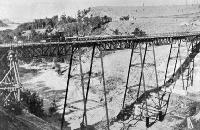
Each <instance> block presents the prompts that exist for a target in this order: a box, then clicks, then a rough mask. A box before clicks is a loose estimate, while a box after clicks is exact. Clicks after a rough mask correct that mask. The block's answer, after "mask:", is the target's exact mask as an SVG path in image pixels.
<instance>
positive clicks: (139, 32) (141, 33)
mask: <svg viewBox="0 0 200 130" xmlns="http://www.w3.org/2000/svg"><path fill="white" fill-rule="evenodd" d="M132 34H134V35H135V36H138V37H143V36H146V33H145V32H144V31H142V30H140V29H139V28H135V30H134V32H132Z"/></svg>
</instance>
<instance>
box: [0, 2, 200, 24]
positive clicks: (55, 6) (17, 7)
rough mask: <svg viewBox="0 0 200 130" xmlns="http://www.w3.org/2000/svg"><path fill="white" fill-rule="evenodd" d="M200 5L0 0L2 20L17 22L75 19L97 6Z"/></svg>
mask: <svg viewBox="0 0 200 130" xmlns="http://www.w3.org/2000/svg"><path fill="white" fill-rule="evenodd" d="M186 2H187V3H188V4H191V3H198V2H199V3H200V0H0V19H3V18H8V19H10V20H13V21H15V22H25V21H32V20H33V19H36V18H45V17H52V16H54V15H61V14H66V15H70V16H73V17H75V16H76V14H77V10H82V9H85V8H88V7H95V6H142V4H143V3H144V5H146V6H152V5H173V4H178V5H180V4H186Z"/></svg>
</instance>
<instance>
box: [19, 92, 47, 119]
mask: <svg viewBox="0 0 200 130" xmlns="http://www.w3.org/2000/svg"><path fill="white" fill-rule="evenodd" d="M21 102H22V104H23V105H24V106H25V107H26V108H28V110H29V112H30V113H32V114H34V115H36V116H38V117H43V116H44V115H45V114H44V109H43V100H42V99H40V98H39V96H38V95H37V94H36V93H35V92H34V93H31V92H30V91H24V92H22V93H21Z"/></svg>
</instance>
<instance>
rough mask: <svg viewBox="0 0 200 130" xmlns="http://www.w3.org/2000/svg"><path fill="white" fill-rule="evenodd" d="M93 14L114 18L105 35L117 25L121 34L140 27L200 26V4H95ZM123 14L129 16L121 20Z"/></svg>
mask: <svg viewBox="0 0 200 130" xmlns="http://www.w3.org/2000/svg"><path fill="white" fill-rule="evenodd" d="M89 15H92V16H104V15H107V16H109V17H111V18H112V19H113V21H112V22H110V23H108V25H107V26H106V29H105V30H104V31H103V32H102V34H101V35H113V34H114V33H113V31H114V30H116V29H117V30H119V32H120V33H121V34H130V33H131V32H133V31H134V29H135V28H136V27H137V28H140V29H142V30H143V31H145V32H146V33H147V34H155V33H169V32H185V31H199V30H200V27H199V25H200V24H199V23H200V22H199V16H200V8H199V6H198V5H193V6H192V5H188V6H185V5H176V6H144V7H112V6H108V7H106V6H104V7H93V8H91V11H90V12H89V13H88V16H89ZM123 16H129V20H120V18H121V17H123Z"/></svg>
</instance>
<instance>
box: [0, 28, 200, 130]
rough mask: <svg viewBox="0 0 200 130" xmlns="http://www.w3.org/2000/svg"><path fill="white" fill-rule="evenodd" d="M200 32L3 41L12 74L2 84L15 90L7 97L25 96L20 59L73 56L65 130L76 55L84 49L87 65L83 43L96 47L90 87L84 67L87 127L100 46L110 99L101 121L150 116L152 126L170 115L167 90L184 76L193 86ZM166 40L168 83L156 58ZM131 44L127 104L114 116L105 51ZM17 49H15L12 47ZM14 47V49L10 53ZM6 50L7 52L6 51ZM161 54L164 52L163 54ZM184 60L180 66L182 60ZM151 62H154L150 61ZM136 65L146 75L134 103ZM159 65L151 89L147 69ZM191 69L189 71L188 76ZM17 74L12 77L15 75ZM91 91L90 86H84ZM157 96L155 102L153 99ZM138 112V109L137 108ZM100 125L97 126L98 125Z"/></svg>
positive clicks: (185, 84)
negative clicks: (161, 76)
mask: <svg viewBox="0 0 200 130" xmlns="http://www.w3.org/2000/svg"><path fill="white" fill-rule="evenodd" d="M199 42H200V32H180V33H167V34H156V35H151V36H146V37H134V36H107V37H104V36H102V37H87V38H81V40H78V39H76V40H73V41H66V42H48V43H22V44H17V43H9V44H1V45H0V55H1V57H2V58H1V60H3V59H5V57H7V55H8V57H9V58H8V60H7V62H8V63H4V62H5V61H4V62H2V63H1V64H2V66H3V64H9V67H10V68H9V69H8V70H6V72H7V73H5V74H4V77H2V81H1V82H0V89H1V90H7V91H9V93H8V95H7V96H6V97H5V102H6V100H8V98H9V97H10V96H12V93H14V94H13V95H14V96H15V97H16V100H20V91H21V88H22V86H21V83H20V79H19V72H18V65H17V64H18V62H17V60H18V59H20V60H26V59H33V58H46V57H69V58H68V59H69V61H68V63H69V69H68V78H67V84H66V91H65V102H64V108H63V115H62V123H61V129H62V128H63V121H64V116H65V111H66V107H67V99H68V97H67V96H68V88H69V87H70V85H69V84H70V78H71V68H72V62H73V60H74V58H73V56H74V55H75V54H79V63H80V67H82V65H81V53H79V52H80V50H81V48H84V47H87V48H91V49H92V54H91V60H90V70H89V72H88V73H87V74H88V81H87V85H86V87H84V85H83V72H82V69H83V68H80V76H81V81H80V82H81V83H82V90H83V102H84V112H83V123H82V125H83V127H86V126H87V99H88V93H89V89H90V79H91V76H92V69H93V68H92V67H93V60H94V53H95V50H97V49H98V50H99V51H100V58H101V70H102V74H101V76H102V79H103V88H104V100H105V110H106V111H105V114H106V120H105V121H102V122H99V123H98V124H105V126H106V127H107V129H109V127H110V125H111V124H112V122H116V121H126V120H129V118H133V119H134V120H135V121H136V123H137V122H138V121H145V122H146V127H150V126H151V125H153V124H154V123H155V122H156V121H162V120H163V119H164V117H165V115H166V111H167V108H168V103H169V99H170V95H171V92H170V91H169V90H167V88H169V87H170V86H173V85H174V86H175V83H176V81H177V80H178V79H181V80H182V82H183V89H185V90H187V88H188V87H189V86H192V85H193V71H194V58H195V56H196V55H197V54H198V53H199V49H200V43H199ZM163 44H168V45H170V50H169V52H168V60H167V63H166V66H167V67H166V70H165V76H164V81H163V85H161V86H159V85H158V75H157V73H158V72H157V67H156V58H155V53H156V52H155V49H154V47H155V46H160V45H163ZM181 47H185V49H186V50H187V56H186V57H185V58H182V57H181V56H180V55H181V52H180V50H181ZM124 49H131V55H129V56H128V57H130V63H129V64H128V65H127V66H129V69H128V73H127V82H126V86H125V87H124V97H123V102H122V108H121V111H120V113H119V114H118V115H117V117H112V118H110V117H109V116H110V115H109V112H108V106H107V99H106V96H107V95H106V83H105V77H104V66H103V56H102V52H103V51H116V50H124ZM173 49H174V50H175V52H176V53H175V55H173V54H172V50H173ZM10 50H12V51H10ZM8 52H9V53H8ZM147 53H148V55H151V57H152V59H148V58H147ZM5 55H6V56H5ZM157 55H159V54H157ZM135 56H138V57H139V59H140V62H139V63H136V62H135V63H134V61H133V59H134V57H135ZM172 61H173V66H174V68H173V74H170V75H169V72H168V69H169V68H168V67H169V64H170V63H172ZM179 61H180V63H181V64H180V65H179V66H178V62H179ZM149 62H151V63H149ZM134 67H139V68H140V70H141V71H140V75H139V79H138V83H137V84H135V85H132V86H135V93H136V94H135V95H136V96H135V98H134V99H133V100H132V101H131V104H130V103H129V104H127V103H126V101H127V95H128V94H127V92H128V91H129V89H130V86H131V85H130V84H129V80H130V76H131V75H130V74H131V72H130V71H131V69H132V68H134ZM148 68H153V70H154V75H153V76H154V77H155V84H156V85H155V86H154V88H151V89H149V88H148V87H147V85H146V84H145V80H147V79H146V78H145V71H144V69H148ZM185 74H186V75H185ZM11 79H12V80H11ZM84 90H85V91H84ZM150 100H151V101H150ZM133 111H134V112H133ZM98 124H97V125H98Z"/></svg>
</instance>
